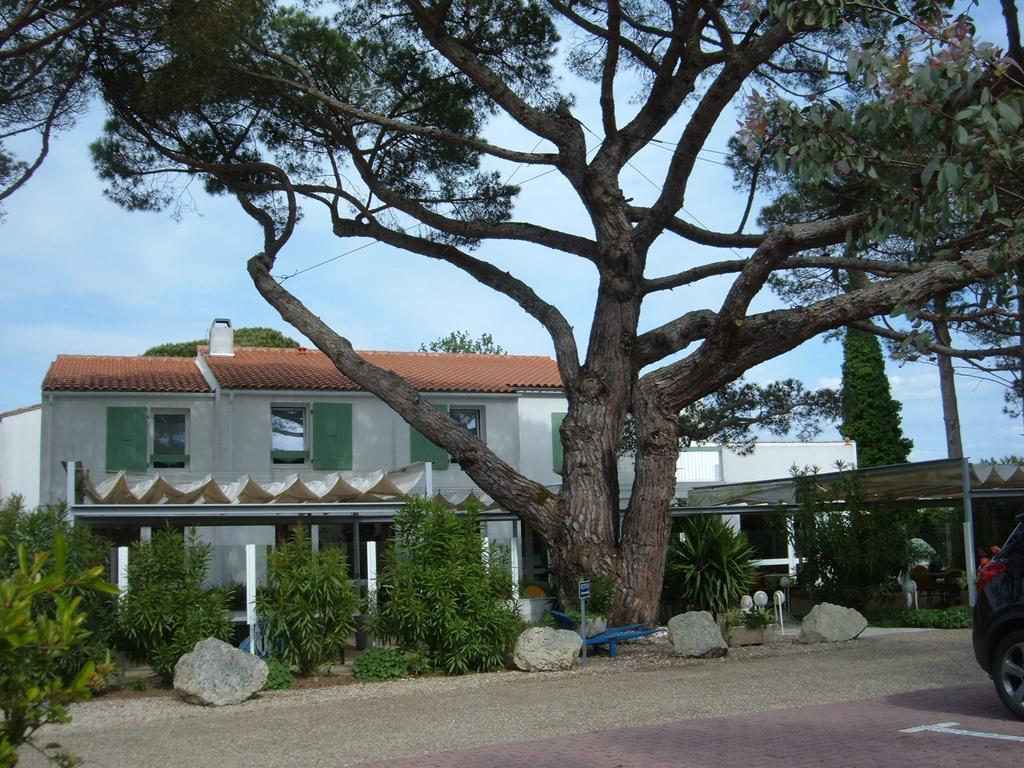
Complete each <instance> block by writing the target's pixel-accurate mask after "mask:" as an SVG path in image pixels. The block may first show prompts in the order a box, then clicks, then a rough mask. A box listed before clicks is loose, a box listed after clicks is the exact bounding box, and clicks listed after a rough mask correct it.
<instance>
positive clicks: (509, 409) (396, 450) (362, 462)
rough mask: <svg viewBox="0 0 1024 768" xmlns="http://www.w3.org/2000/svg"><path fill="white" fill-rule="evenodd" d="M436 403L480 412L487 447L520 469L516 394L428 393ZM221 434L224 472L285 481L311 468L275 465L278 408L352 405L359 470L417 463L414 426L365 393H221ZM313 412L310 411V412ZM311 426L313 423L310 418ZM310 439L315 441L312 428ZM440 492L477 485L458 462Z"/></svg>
mask: <svg viewBox="0 0 1024 768" xmlns="http://www.w3.org/2000/svg"><path fill="white" fill-rule="evenodd" d="M424 399H425V400H427V401H428V402H431V403H438V404H444V405H447V406H449V408H460V407H461V408H477V409H479V410H480V413H481V420H482V422H483V437H484V442H485V443H487V446H488V447H489V448H490V449H491V450H493V451H494V452H495V453H496V454H497V455H498V456H499V457H500V458H502V459H503V460H505V461H507V462H509V463H510V464H513V465H516V464H518V460H519V425H518V421H517V398H516V396H515V395H493V394H461V393H451V394H441V393H438V394H434V393H430V394H426V395H424ZM219 400H220V410H219V413H220V416H219V424H220V428H219V434H220V449H221V455H222V464H223V468H222V470H221V471H222V473H223V474H225V475H240V474H242V473H246V472H247V473H249V474H252V475H253V476H254V477H257V478H260V479H262V478H267V479H275V480H276V479H282V478H284V477H285V476H286V475H289V474H292V473H294V472H296V471H298V470H302V471H303V472H304V473H305V472H307V471H310V467H309V466H305V467H299V466H297V465H274V464H272V463H271V457H270V436H271V431H270V409H271V407H272V406H275V405H298V406H303V407H305V408H307V409H308V408H310V407H311V406H312V405H313V404H314V403H321V402H322V403H348V404H351V406H352V468H353V470H355V471H368V470H374V469H391V468H395V467H402V466H405V465H407V464H409V463H411V461H412V459H411V454H410V446H411V437H410V436H411V432H410V427H409V425H408V424H407V423H406V422H405V421H404V420H403V419H402V418H401V417H400V416H399V415H398V414H397V413H395V412H394V411H393V410H391V408H390V407H388V406H387V405H385V404H384V403H383V402H381V401H380V400H378V399H377V398H375V397H373V396H372V395H368V394H365V393H333V392H287V391H282V392H263V391H260V392H254V391H237V392H234V393H231V392H221V393H220V395H219ZM307 412H308V411H307ZM310 422H312V419H311V418H310ZM307 428H308V429H310V430H311V431H310V433H309V435H310V437H309V438H308V439H309V440H312V424H310V425H308V426H307ZM434 487H435V489H437V490H447V489H467V488H471V487H473V483H472V481H471V480H470V479H469V477H468V476H467V475H466V473H465V472H463V471H461V470H460V469H459V468H458V465H457V464H454V463H453V464H452V465H451V466H450V468H449V469H446V470H435V472H434Z"/></svg>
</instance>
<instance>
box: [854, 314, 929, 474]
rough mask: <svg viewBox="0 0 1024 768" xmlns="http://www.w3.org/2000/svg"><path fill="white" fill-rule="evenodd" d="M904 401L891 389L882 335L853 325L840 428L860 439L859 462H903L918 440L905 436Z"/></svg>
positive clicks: (883, 463) (858, 441)
mask: <svg viewBox="0 0 1024 768" xmlns="http://www.w3.org/2000/svg"><path fill="white" fill-rule="evenodd" d="M901 408H902V405H901V404H900V402H899V401H898V400H895V399H894V398H893V396H892V392H891V391H890V390H889V379H888V378H886V375H885V361H884V359H883V358H882V347H881V345H880V344H879V343H878V339H877V338H876V337H875V336H874V335H872V334H870V333H867V332H866V331H860V330H856V329H854V328H849V329H847V331H846V338H845V339H844V340H843V424H842V426H840V427H839V431H840V432H841V433H842V435H843V436H844V437H848V438H850V439H851V440H855V441H856V442H857V465H858V466H860V467H879V466H883V465H886V464H902V463H904V462H905V461H906V460H907V457H908V456H909V455H910V449H911V448H913V447H914V443H913V442H912V441H911V440H909V439H907V438H906V437H904V436H903V429H902V427H901V426H900V424H901V421H902V418H901V417H900V409H901Z"/></svg>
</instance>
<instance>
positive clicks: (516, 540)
mask: <svg viewBox="0 0 1024 768" xmlns="http://www.w3.org/2000/svg"><path fill="white" fill-rule="evenodd" d="M522 530H523V524H522V523H520V522H519V521H518V520H513V521H512V558H511V559H512V597H513V598H518V597H519V562H520V560H521V559H522V555H523V547H522Z"/></svg>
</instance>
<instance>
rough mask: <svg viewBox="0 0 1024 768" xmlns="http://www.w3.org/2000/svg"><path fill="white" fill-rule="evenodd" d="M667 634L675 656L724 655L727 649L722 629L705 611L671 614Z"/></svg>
mask: <svg viewBox="0 0 1024 768" xmlns="http://www.w3.org/2000/svg"><path fill="white" fill-rule="evenodd" d="M668 636H669V638H670V639H671V640H672V650H673V652H674V653H675V654H676V655H677V656H688V657H709V658H710V657H714V656H724V655H725V654H726V653H728V651H729V646H728V645H727V644H726V642H725V638H723V637H722V630H721V629H719V627H718V624H717V623H716V622H715V619H714V617H713V616H712V615H711V614H710V613H708V612H707V611H689V612H687V613H682V614H679V615H678V616H673V617H672V618H671V619H669V622H668Z"/></svg>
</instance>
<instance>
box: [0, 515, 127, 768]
mask: <svg viewBox="0 0 1024 768" xmlns="http://www.w3.org/2000/svg"><path fill="white" fill-rule="evenodd" d="M5 544H6V542H5V541H4V540H2V539H0V546H5ZM88 591H98V592H105V593H107V594H110V593H112V592H116V588H115V587H113V586H112V585H111V584H109V583H107V582H106V581H105V580H104V579H103V569H102V568H101V567H98V566H96V567H92V568H87V569H85V570H81V571H79V570H75V569H72V568H70V567H69V565H68V557H67V549H66V545H65V542H64V537H63V536H62V535H61V534H60V533H57V534H56V535H55V536H54V541H53V549H52V551H41V552H37V553H34V554H29V552H28V550H27V549H26V548H25V546H24V545H21V546H20V547H19V548H18V551H17V566H16V567H15V568H13V569H12V570H11V571H10V572H9V573H5V574H4V575H3V577H2V579H0V766H4V767H5V768H6V767H7V766H13V765H15V764H16V763H17V762H18V750H19V748H20V747H21V746H22V745H23V744H26V743H29V744H30V745H31V746H33V747H34V748H35V749H36V750H37V751H39V752H41V753H42V754H43V755H45V756H46V757H47V758H49V760H50V761H52V762H54V763H57V764H60V765H74V764H75V763H76V762H77V761H76V759H75V758H74V757H73V756H72V755H70V754H67V753H64V752H61V751H60V746H59V745H58V744H56V743H53V742H52V741H47V743H46V744H44V745H37V744H34V743H33V735H34V734H35V732H36V731H37V730H38V729H39V728H41V727H42V726H44V725H46V724H48V723H67V722H68V721H69V720H70V719H71V716H70V715H69V714H68V711H67V705H68V704H71V703H73V702H75V701H80V700H82V699H87V698H89V696H90V695H91V693H92V692H93V690H94V689H95V686H96V682H95V681H96V677H97V675H99V676H100V677H105V675H106V674H107V673H108V672H109V671H110V667H111V665H110V664H109V662H102V663H100V664H96V663H95V662H94V661H93V660H91V659H88V658H86V656H85V655H83V654H82V653H80V651H81V649H82V648H84V647H86V646H87V644H88V643H89V639H90V631H89V630H88V629H87V628H86V626H85V623H86V616H85V614H84V613H83V608H82V606H83V603H84V600H83V597H82V592H88ZM72 592H74V593H76V594H73V595H72V594H71V593H72ZM76 657H78V658H83V659H84V660H83V662H82V664H81V665H80V666H79V667H78V668H77V669H76V670H75V671H74V673H73V674H71V675H67V674H66V673H65V672H64V667H65V666H66V664H67V662H68V659H69V658H76Z"/></svg>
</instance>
